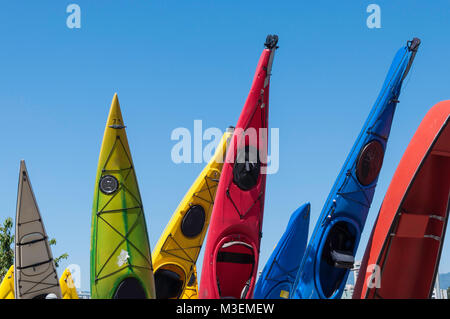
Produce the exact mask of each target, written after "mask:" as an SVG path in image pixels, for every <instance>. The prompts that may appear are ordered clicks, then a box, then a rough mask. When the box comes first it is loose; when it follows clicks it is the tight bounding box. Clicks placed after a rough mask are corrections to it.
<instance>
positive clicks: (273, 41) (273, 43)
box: [264, 34, 278, 50]
mask: <svg viewBox="0 0 450 319" xmlns="http://www.w3.org/2000/svg"><path fill="white" fill-rule="evenodd" d="M277 43H278V36H277V35H276V34H269V35H268V36H267V38H266V42H265V43H264V46H265V47H266V48H267V49H269V50H271V49H274V48H275V49H278V47H277Z"/></svg>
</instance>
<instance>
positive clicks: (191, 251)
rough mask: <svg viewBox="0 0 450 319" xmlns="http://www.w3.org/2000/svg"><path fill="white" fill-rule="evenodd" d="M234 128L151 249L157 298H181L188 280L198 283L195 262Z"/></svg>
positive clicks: (223, 138)
mask: <svg viewBox="0 0 450 319" xmlns="http://www.w3.org/2000/svg"><path fill="white" fill-rule="evenodd" d="M232 134H233V129H229V130H227V132H226V133H225V134H224V135H223V137H222V139H221V140H220V142H219V144H218V146H217V148H216V152H215V154H214V155H213V157H212V158H211V160H210V162H209V163H208V164H207V165H206V166H205V168H204V169H203V170H202V172H201V173H200V175H199V176H198V177H197V179H196V180H195V182H194V183H193V184H192V186H191V187H190V188H189V191H188V192H187V193H186V195H185V196H184V198H183V200H182V201H181V203H180V204H179V206H178V207H177V209H176V210H175V213H174V214H173V215H172V218H171V219H170V221H169V223H168V225H167V226H166V229H165V230H164V232H163V234H162V236H161V237H160V239H159V241H158V243H157V244H156V247H155V249H154V250H153V259H152V260H153V268H154V277H155V287H156V298H158V299H168V298H180V297H181V296H182V295H183V292H184V290H185V289H186V285H187V283H188V282H189V281H195V282H197V278H196V276H197V273H196V272H195V264H196V262H197V258H198V255H199V254H200V250H201V248H202V245H203V240H204V238H205V236H206V231H207V230H208V225H209V220H210V217H211V212H212V209H213V206H214V199H215V197H216V191H217V185H218V184H219V179H220V174H221V172H222V167H223V162H224V160H225V154H226V149H227V143H229V142H230V139H231V136H232Z"/></svg>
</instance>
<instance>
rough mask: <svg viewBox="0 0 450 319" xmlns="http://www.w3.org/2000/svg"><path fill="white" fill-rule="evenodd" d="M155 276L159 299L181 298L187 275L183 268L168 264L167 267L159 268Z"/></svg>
mask: <svg viewBox="0 0 450 319" xmlns="http://www.w3.org/2000/svg"><path fill="white" fill-rule="evenodd" d="M154 277H155V289H156V298H157V299H178V298H180V296H181V293H182V292H183V286H184V282H185V280H184V278H185V275H184V272H183V270H181V268H179V267H177V266H175V265H167V268H163V267H162V268H159V269H158V270H157V271H156V272H155V275H154Z"/></svg>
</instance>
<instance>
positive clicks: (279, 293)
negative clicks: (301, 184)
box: [253, 203, 311, 299]
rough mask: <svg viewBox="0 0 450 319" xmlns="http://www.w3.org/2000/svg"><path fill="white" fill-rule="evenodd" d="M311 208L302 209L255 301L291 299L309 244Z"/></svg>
mask: <svg viewBox="0 0 450 319" xmlns="http://www.w3.org/2000/svg"><path fill="white" fill-rule="evenodd" d="M310 208H311V206H310V204H309V203H307V204H304V205H302V206H300V207H299V208H298V209H297V210H296V211H295V212H294V213H293V214H292V216H291V218H290V219H289V223H288V225H287V227H286V231H285V232H284V234H283V236H282V237H281V239H280V240H279V242H278V244H277V246H276V247H275V249H274V251H273V252H272V254H271V255H270V257H269V259H268V261H267V263H266V265H265V266H264V269H263V271H262V273H261V275H260V277H259V280H258V282H257V283H256V287H255V294H254V296H253V298H254V299H288V298H289V293H290V291H291V290H292V285H293V284H294V281H295V277H296V275H297V272H298V267H300V263H301V261H302V258H303V254H304V253H305V250H306V244H307V242H308V229H309V216H310Z"/></svg>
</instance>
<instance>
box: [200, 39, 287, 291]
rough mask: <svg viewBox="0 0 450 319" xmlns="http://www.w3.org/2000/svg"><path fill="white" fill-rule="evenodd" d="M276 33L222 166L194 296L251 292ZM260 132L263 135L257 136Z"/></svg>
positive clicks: (262, 57) (254, 267)
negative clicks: (198, 281) (197, 288)
mask: <svg viewBox="0 0 450 319" xmlns="http://www.w3.org/2000/svg"><path fill="white" fill-rule="evenodd" d="M277 42H278V37H277V36H268V37H267V40H266V43H265V47H266V48H265V49H264V51H263V53H262V55H261V58H260V60H259V63H258V66H257V69H256V74H255V77H254V79H253V84H252V87H251V90H250V93H249V95H248V98H247V101H246V102H245V105H244V108H243V110H242V113H241V116H240V117H239V120H238V122H237V125H236V129H235V131H234V134H233V137H232V139H231V144H230V147H229V150H228V152H227V156H226V158H227V159H226V163H225V164H224V166H223V170H222V176H221V178H220V182H219V186H218V189H217V194H216V201H215V204H214V208H213V213H212V217H211V223H210V227H209V232H208V237H207V241H206V247H205V256H204V260H203V267H202V276H201V280H200V291H199V298H202V299H218V298H242V299H248V298H251V297H252V295H253V289H254V286H255V280H256V275H257V269H258V260H259V246H260V241H261V236H262V234H261V230H262V221H263V213H264V197H265V186H266V174H265V169H266V166H267V165H266V164H267V163H266V159H267V129H268V123H267V122H268V107H269V84H270V74H271V70H272V63H273V58H274V54H275V51H276V49H277ZM258 133H259V136H261V135H262V136H263V138H259V139H258V138H257V136H258Z"/></svg>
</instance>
